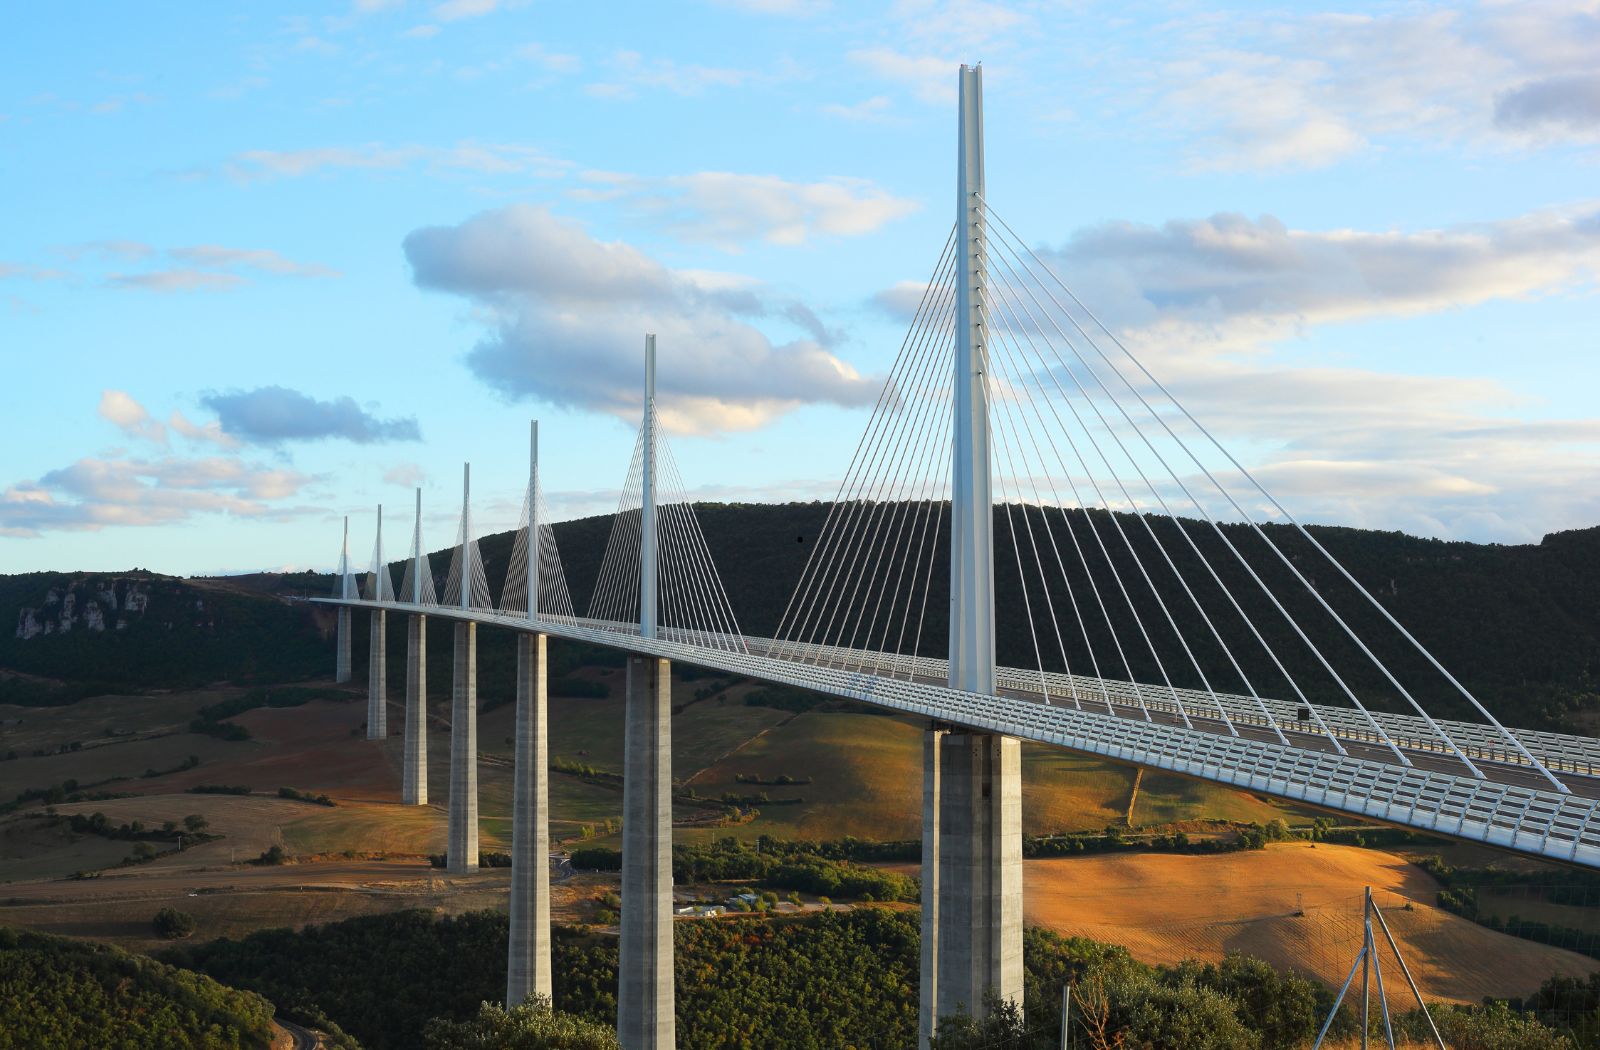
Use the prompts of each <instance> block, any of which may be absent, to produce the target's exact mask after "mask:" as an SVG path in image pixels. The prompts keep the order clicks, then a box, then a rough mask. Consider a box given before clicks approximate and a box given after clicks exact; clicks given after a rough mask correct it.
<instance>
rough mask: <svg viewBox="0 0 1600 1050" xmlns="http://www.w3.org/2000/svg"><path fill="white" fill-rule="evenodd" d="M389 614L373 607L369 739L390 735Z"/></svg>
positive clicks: (370, 644) (369, 655) (369, 658)
mask: <svg viewBox="0 0 1600 1050" xmlns="http://www.w3.org/2000/svg"><path fill="white" fill-rule="evenodd" d="M388 660H389V614H388V613H387V612H385V611H384V610H382V609H374V610H372V625H371V632H370V643H369V645H368V647H367V739H368V740H382V739H383V738H384V737H387V736H388V735H389V664H388Z"/></svg>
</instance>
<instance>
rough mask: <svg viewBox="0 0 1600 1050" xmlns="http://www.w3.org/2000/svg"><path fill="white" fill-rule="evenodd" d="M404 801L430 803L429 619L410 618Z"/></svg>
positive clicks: (402, 786) (402, 785)
mask: <svg viewBox="0 0 1600 1050" xmlns="http://www.w3.org/2000/svg"><path fill="white" fill-rule="evenodd" d="M400 801H401V802H402V803H404V804H405V805H407V806H426V805H427V804H428V618H427V617H426V616H415V615H413V616H408V617H406V738H405V758H404V760H403V763H402V767H401V774H400Z"/></svg>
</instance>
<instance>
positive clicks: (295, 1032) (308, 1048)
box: [274, 1017, 322, 1050]
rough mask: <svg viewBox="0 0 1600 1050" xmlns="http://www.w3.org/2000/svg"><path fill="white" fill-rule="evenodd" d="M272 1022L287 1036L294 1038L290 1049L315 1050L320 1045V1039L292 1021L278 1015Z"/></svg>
mask: <svg viewBox="0 0 1600 1050" xmlns="http://www.w3.org/2000/svg"><path fill="white" fill-rule="evenodd" d="M274 1023H275V1024H277V1026H278V1027H279V1028H282V1029H283V1030H284V1031H285V1032H288V1033H289V1036H290V1037H291V1038H292V1039H293V1040H294V1043H293V1046H292V1050H317V1048H318V1047H320V1046H321V1045H322V1040H321V1039H318V1038H317V1037H316V1035H315V1034H313V1033H312V1032H311V1030H310V1029H307V1028H301V1027H300V1026H299V1025H297V1024H295V1023H294V1022H293V1021H285V1020H284V1019H283V1018H281V1017H280V1018H277V1019H276V1021H275V1022H274Z"/></svg>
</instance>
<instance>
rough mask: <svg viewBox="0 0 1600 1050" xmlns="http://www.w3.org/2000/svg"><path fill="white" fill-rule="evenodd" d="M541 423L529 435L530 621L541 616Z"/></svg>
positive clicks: (532, 424) (532, 427)
mask: <svg viewBox="0 0 1600 1050" xmlns="http://www.w3.org/2000/svg"><path fill="white" fill-rule="evenodd" d="M541 549H542V546H541V544H540V542H539V421H538V420H537V419H535V420H533V422H532V423H531V424H529V434H528V619H530V620H534V619H538V616H539V554H540V551H541Z"/></svg>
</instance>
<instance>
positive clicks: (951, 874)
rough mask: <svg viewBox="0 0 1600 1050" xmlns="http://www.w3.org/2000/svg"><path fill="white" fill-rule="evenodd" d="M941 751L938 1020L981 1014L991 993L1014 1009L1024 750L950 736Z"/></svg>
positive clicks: (996, 740)
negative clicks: (960, 1013)
mask: <svg viewBox="0 0 1600 1050" xmlns="http://www.w3.org/2000/svg"><path fill="white" fill-rule="evenodd" d="M930 735H932V734H930ZM938 752H939V760H938V773H937V775H938V789H937V790H938V794H939V807H938V808H939V819H938V827H937V836H938V843H937V847H936V852H937V854H938V886H937V889H936V892H937V899H938V902H939V903H938V916H937V919H936V922H937V937H938V940H937V943H936V945H935V953H936V955H937V965H936V967H935V974H934V975H933V978H932V979H933V981H934V989H933V992H934V995H933V1001H934V1003H935V1012H936V1016H938V1017H943V1016H946V1015H949V1014H952V1013H955V1012H956V1010H957V1009H958V1008H960V1007H965V1009H966V1010H967V1011H968V1012H969V1013H971V1014H972V1015H974V1016H981V1015H982V1013H983V996H984V993H985V992H987V991H990V990H993V991H994V992H996V993H998V994H999V995H1000V997H1001V998H1005V999H1011V1000H1013V1001H1014V1002H1016V1004H1017V1005H1018V1006H1019V1007H1020V1006H1021V1005H1022V747H1021V744H1020V742H1019V741H1018V740H1017V738H1016V737H1010V736H1000V735H997V734H992V733H966V732H951V733H948V734H945V735H944V738H943V739H942V740H940V741H939V742H938ZM924 849H926V845H925V846H924ZM927 981H928V977H927V976H926V975H924V977H923V982H924V986H926V983H927Z"/></svg>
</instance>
